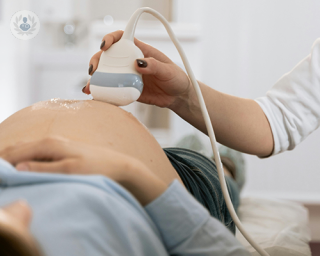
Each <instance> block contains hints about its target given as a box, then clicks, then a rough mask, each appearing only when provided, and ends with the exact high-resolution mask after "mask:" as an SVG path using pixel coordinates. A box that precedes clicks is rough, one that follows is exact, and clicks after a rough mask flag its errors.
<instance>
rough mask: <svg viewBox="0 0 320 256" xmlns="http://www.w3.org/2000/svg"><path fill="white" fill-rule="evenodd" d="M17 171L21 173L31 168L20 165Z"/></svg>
mask: <svg viewBox="0 0 320 256" xmlns="http://www.w3.org/2000/svg"><path fill="white" fill-rule="evenodd" d="M16 169H17V170H19V171H29V166H28V165H27V164H18V165H17V166H16Z"/></svg>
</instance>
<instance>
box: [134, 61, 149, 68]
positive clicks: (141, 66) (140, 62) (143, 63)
mask: <svg viewBox="0 0 320 256" xmlns="http://www.w3.org/2000/svg"><path fill="white" fill-rule="evenodd" d="M136 61H137V63H138V66H139V67H140V68H145V67H147V66H148V63H147V62H146V61H144V60H140V59H137V60H136Z"/></svg>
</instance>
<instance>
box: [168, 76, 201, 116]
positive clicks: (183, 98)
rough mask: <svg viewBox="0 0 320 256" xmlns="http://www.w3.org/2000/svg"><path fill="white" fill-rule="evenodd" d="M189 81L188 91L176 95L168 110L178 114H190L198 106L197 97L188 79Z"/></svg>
mask: <svg viewBox="0 0 320 256" xmlns="http://www.w3.org/2000/svg"><path fill="white" fill-rule="evenodd" d="M189 82H190V85H189V89H188V91H187V92H185V93H183V94H181V95H179V96H177V97H176V99H175V101H174V103H173V104H171V106H170V107H169V109H170V110H172V111H173V112H175V113H176V114H178V115H179V116H184V115H185V114H191V113H193V112H194V111H196V109H197V108H198V107H199V104H198V98H197V95H196V92H195V89H194V87H193V84H192V83H191V80H190V79H189Z"/></svg>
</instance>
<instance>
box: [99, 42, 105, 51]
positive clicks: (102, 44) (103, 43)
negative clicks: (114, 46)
mask: <svg viewBox="0 0 320 256" xmlns="http://www.w3.org/2000/svg"><path fill="white" fill-rule="evenodd" d="M105 44H106V41H104V40H103V42H102V43H101V45H100V50H101V49H102V47H103V46H104V45H105Z"/></svg>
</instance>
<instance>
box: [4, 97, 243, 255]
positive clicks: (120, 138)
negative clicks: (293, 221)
mask: <svg viewBox="0 0 320 256" xmlns="http://www.w3.org/2000/svg"><path fill="white" fill-rule="evenodd" d="M1 158H2V159H1ZM17 170H19V171H17ZM229 178H230V177H229ZM232 182H234V180H233V179H232V178H230V179H228V186H229V193H230V194H231V196H232V197H233V201H234V202H235V203H236V201H237V197H238V194H237V190H235V189H233V188H234V186H231V185H230V184H231V183H232ZM188 191H189V192H190V193H189V192H188ZM128 192H130V193H128ZM190 194H192V195H193V196H191V195H190ZM19 199H24V200H25V201H27V202H28V203H29V205H30V207H31V209H32V211H33V218H32V221H31V226H30V231H31V234H32V235H33V237H34V238H35V239H36V241H38V243H39V245H40V247H41V248H42V250H43V252H44V254H45V255H47V256H48V255H52V256H53V255H68V256H70V255H173V254H174V255H247V252H246V251H245V249H244V248H243V247H242V246H241V245H240V244H239V243H238V242H237V240H236V239H235V237H234V236H233V235H232V233H231V232H230V231H228V229H229V230H231V231H234V224H233V222H232V219H231V217H230V215H229V212H228V210H227V208H226V205H225V202H224V200H223V196H222V192H221V188H220V185H219V182H218V176H217V173H216V169H215V165H214V163H213V162H212V161H211V160H210V159H208V158H206V157H204V156H202V155H200V154H198V153H196V152H193V151H190V150H182V149H176V148H169V149H164V150H163V149H162V148H161V147H160V145H159V144H158V143H157V141H156V140H155V138H154V137H153V136H152V135H151V134H150V132H149V131H148V130H147V129H146V128H145V127H144V126H143V125H142V124H141V123H140V122H139V121H138V120H137V119H136V118H134V117H133V116H132V115H131V114H130V113H128V112H126V111H124V110H122V109H121V108H118V107H115V106H113V105H110V104H107V103H103V102H97V101H94V100H88V101H66V100H58V99H52V100H49V101H45V102H39V103H36V104H34V105H32V106H29V107H27V108H25V109H22V110H20V111H18V112H17V113H15V114H13V115H12V116H10V117H9V118H8V119H6V120H5V121H3V122H2V123H1V124H0V205H1V206H6V205H8V204H10V203H12V202H14V201H16V200H19ZM136 200H137V201H136ZM197 201H198V202H197ZM138 202H139V203H138ZM199 202H200V203H201V204H200V203H199ZM20 205H21V204H20ZM7 207H9V208H10V205H9V206H7ZM11 207H13V208H14V205H13V206H12V205H11ZM21 212H23V211H21ZM0 213H2V216H7V218H6V219H7V220H9V221H7V222H5V221H3V220H2V219H1V214H0V237H1V231H2V232H4V234H7V233H6V232H5V231H8V230H16V231H17V232H15V234H14V237H15V238H16V239H15V240H14V241H15V243H14V245H15V246H14V248H16V247H17V246H16V245H17V244H20V245H21V243H19V241H20V242H21V241H25V243H24V244H30V243H31V244H34V240H33V239H31V238H30V237H32V236H31V235H30V233H29V231H27V226H28V225H25V224H24V225H22V224H21V225H20V228H18V229H14V227H12V225H13V223H18V221H17V220H16V219H15V217H14V216H12V215H14V214H11V213H10V212H9V213H8V211H7V210H6V209H3V210H2V211H0ZM27 215H28V214H27ZM210 215H211V216H210ZM8 216H9V217H8ZM10 219H11V220H12V219H13V221H11V222H10ZM24 219H28V218H26V217H25V218H24ZM27 222H28V221H27ZM24 223H25V222H24ZM227 228H228V229H227ZM9 233H10V232H9ZM3 237H6V236H3ZM9 240H10V239H9ZM5 241H7V240H2V241H1V239H0V243H2V244H4V245H7V247H8V244H9V243H7V242H5ZM10 241H12V239H11V240H10ZM28 241H29V242H28ZM30 241H33V242H30ZM0 247H1V248H6V247H5V246H2V245H1V246H0ZM31 247H32V246H31ZM33 247H34V246H33ZM7 249H8V248H7ZM8 250H9V249H8ZM1 255H2V254H1ZM4 255H5V254H4ZM9 255H11V254H9ZM16 255H18V254H16ZM29 255H35V254H29Z"/></svg>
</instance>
